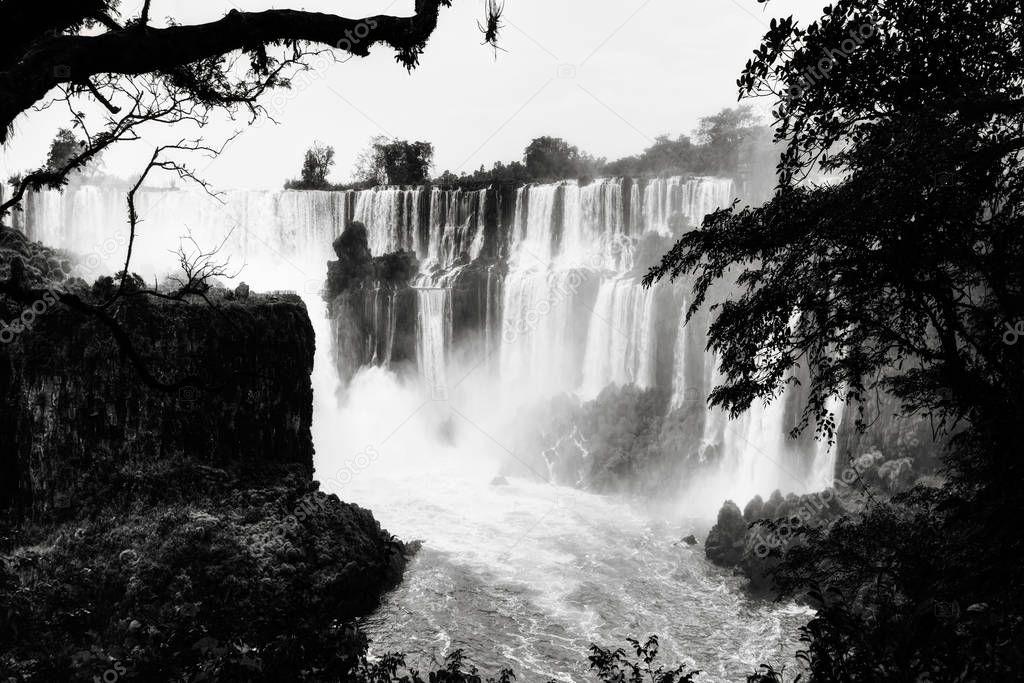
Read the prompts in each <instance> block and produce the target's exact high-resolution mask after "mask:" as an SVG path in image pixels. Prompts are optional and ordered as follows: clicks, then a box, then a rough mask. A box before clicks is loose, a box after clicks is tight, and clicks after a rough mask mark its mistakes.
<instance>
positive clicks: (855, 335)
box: [645, 0, 1024, 681]
mask: <svg viewBox="0 0 1024 683" xmlns="http://www.w3.org/2000/svg"><path fill="white" fill-rule="evenodd" d="M1022 37H1024V9H1022V6H1021V5H1020V3H1018V2H1008V1H1005V0H992V1H988V2H973V1H968V0H951V1H950V2H943V3H932V2H924V1H923V0H901V1H899V2H895V1H890V0H874V1H869V0H839V1H838V2H836V3H834V4H832V5H830V6H828V7H826V8H825V9H824V10H823V15H822V16H821V18H819V19H818V20H817V21H815V22H813V23H811V24H809V25H807V26H806V27H803V26H799V25H798V24H797V23H796V22H795V21H794V20H793V19H792V17H790V18H786V19H782V20H775V21H772V23H771V26H770V28H769V30H768V32H767V34H766V35H765V37H764V39H763V41H762V44H761V46H760V47H759V48H758V49H757V50H756V51H755V53H754V56H753V58H752V59H751V60H750V61H749V62H748V63H747V65H746V68H745V70H744V71H743V73H742V75H741V76H740V78H739V81H738V86H739V88H740V94H741V97H753V96H769V97H772V98H773V99H774V105H775V106H774V111H773V115H774V118H775V120H774V128H775V131H776V140H777V142H778V143H779V144H781V145H782V147H783V151H782V154H781V156H780V159H779V164H778V169H777V170H778V182H779V184H778V187H777V189H776V192H775V195H774V197H773V198H772V199H771V200H770V201H769V202H767V203H766V204H764V205H763V206H759V207H754V208H751V207H743V208H741V207H739V206H733V207H728V208H725V209H722V210H720V211H717V212H715V213H713V214H711V215H709V216H707V217H706V218H705V220H704V222H703V225H702V226H701V227H700V228H698V229H696V230H693V231H691V232H689V233H687V234H685V235H683V236H682V237H681V238H680V239H679V241H678V242H677V243H676V244H675V245H674V246H673V248H672V249H671V251H670V252H669V253H668V254H666V255H665V256H664V258H663V259H662V261H661V263H660V264H659V265H657V266H655V267H654V268H652V269H651V270H650V272H649V273H648V275H647V277H646V280H645V282H646V283H647V284H651V283H653V282H655V281H657V280H661V279H663V278H668V279H675V278H682V279H684V280H685V282H686V283H687V284H688V285H690V286H691V287H692V290H693V295H692V298H691V306H690V308H689V309H688V316H692V315H694V314H695V313H696V312H697V311H698V310H703V309H706V308H707V307H713V308H714V313H713V315H712V322H711V325H710V332H709V341H708V346H709V347H710V348H711V349H713V350H714V351H715V352H716V354H717V355H718V358H719V362H720V367H721V370H722V371H723V373H724V380H723V383H722V384H721V385H720V386H718V387H716V388H715V389H714V390H713V391H712V393H711V396H710V401H711V402H712V403H713V404H715V405H718V406H722V407H724V408H727V409H729V410H730V411H732V412H733V413H738V412H741V411H743V410H744V409H746V408H747V407H749V406H750V405H751V404H752V403H753V402H754V401H762V400H772V399H773V398H775V397H777V396H778V395H779V392H780V390H781V388H782V387H783V386H784V385H786V384H796V383H800V384H802V385H804V386H803V391H804V393H805V394H806V395H807V396H808V397H809V398H808V401H807V405H806V410H805V411H804V413H803V419H802V420H800V421H799V423H798V424H795V425H794V427H795V429H796V430H801V429H804V428H807V427H809V426H811V425H813V426H814V428H816V429H817V430H819V432H820V433H822V434H824V435H827V436H831V435H832V434H833V432H834V428H835V422H834V416H833V411H832V410H830V409H831V408H832V407H833V405H832V403H831V402H830V399H832V398H833V397H836V398H839V399H842V400H846V401H850V402H852V403H854V404H856V405H859V406H860V407H861V409H862V410H863V409H864V406H865V404H866V403H868V402H869V399H872V398H874V396H875V393H876V392H888V393H891V394H892V395H893V396H894V397H895V398H896V399H897V400H898V401H899V404H900V412H902V413H903V414H904V415H911V414H914V415H917V416H920V415H926V416H927V417H928V418H929V420H930V421H931V424H932V428H933V430H934V431H935V432H936V433H937V434H938V435H940V436H942V437H943V441H945V443H946V444H947V447H946V451H945V453H944V464H945V468H944V471H943V475H944V478H945V481H946V484H947V485H946V486H945V487H943V488H941V489H936V488H933V487H931V486H928V485H925V484H920V485H918V486H916V487H915V488H913V489H912V490H910V491H908V492H906V493H904V494H901V495H899V496H895V497H893V498H892V500H889V501H884V502H878V501H875V504H874V505H873V506H871V507H869V508H868V509H867V510H866V511H864V512H863V514H861V515H859V516H854V517H844V518H843V519H841V520H840V521H839V522H838V523H837V524H836V525H834V526H832V527H829V528H824V529H802V530H801V531H800V532H799V538H800V540H799V542H795V544H794V545H793V546H792V547H791V548H790V549H789V550H787V551H786V553H785V554H784V556H783V557H782V558H781V565H780V566H779V568H778V572H777V577H778V578H779V580H780V582H781V585H782V587H783V588H784V589H785V590H787V591H789V592H791V593H799V594H801V595H804V596H808V597H809V598H810V599H811V601H812V604H813V605H814V606H815V607H816V608H817V609H818V611H817V613H816V616H815V617H814V618H813V619H812V620H811V622H810V623H809V624H808V626H807V627H806V628H805V630H804V638H803V640H804V643H805V644H806V645H807V648H808V649H807V651H805V652H804V659H805V662H806V663H807V664H808V666H809V668H810V680H814V681H845V680H869V679H870V680H915V679H920V678H921V677H922V676H927V677H928V679H929V680H1011V679H1012V678H1014V677H1015V676H1019V662H1020V656H1021V648H1020V644H1019V638H1016V636H1015V635H1014V634H1015V632H1016V631H1017V630H1019V627H1020V624H1021V622H1022V619H1024V616H1022V615H1024V591H1021V590H1020V586H1021V581H1020V569H1019V566H1020V565H1019V560H1018V559H1017V558H1019V557H1020V554H1021V553H1022V552H1024V544H1022V542H1021V539H1020V525H1021V523H1022V521H1024V515H1022V513H1021V508H1020V503H1019V492H1020V488H1021V486H1022V484H1024V463H1022V461H1021V458H1020V446H1019V444H1018V439H1019V437H1018V435H1017V431H1018V428H1017V425H1019V424H1021V422H1022V420H1024V339H1022V337H1024V335H1022V334H1021V331H1024V231H1022V230H1021V224H1022V223H1021V219H1022V214H1024V194H1022V193H1024V175H1022V173H1024V166H1022V158H1021V150H1022V149H1024V135H1022V131H1024V62H1022V60H1024V56H1022V52H1021V45H1022ZM709 132H710V131H709ZM821 174H825V177H826V178H828V182H825V183H823V184H815V183H812V182H811V179H812V178H815V177H820V176H821ZM869 417H870V416H869V415H868V414H865V413H863V412H862V413H861V420H860V425H859V426H862V427H863V426H865V422H866V421H867V420H868V419H869ZM842 455H843V456H844V457H845V456H847V454H842ZM953 601H956V602H957V603H959V604H964V605H969V606H970V607H969V608H968V611H969V612H970V614H969V615H967V617H966V618H964V619H956V618H950V617H949V616H948V614H949V613H950V611H951V610H950V608H949V605H950V604H951V603H953ZM943 605H945V607H943V609H942V610H939V608H940V607H942V606H943Z"/></svg>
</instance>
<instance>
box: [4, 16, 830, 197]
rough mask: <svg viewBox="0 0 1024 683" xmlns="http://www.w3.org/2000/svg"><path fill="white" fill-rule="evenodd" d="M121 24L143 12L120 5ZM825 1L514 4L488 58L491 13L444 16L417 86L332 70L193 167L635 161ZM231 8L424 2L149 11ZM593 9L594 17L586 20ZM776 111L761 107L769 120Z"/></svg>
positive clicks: (52, 117) (29, 134) (113, 157)
mask: <svg viewBox="0 0 1024 683" xmlns="http://www.w3.org/2000/svg"><path fill="white" fill-rule="evenodd" d="M122 4H123V7H124V10H125V13H126V14H128V13H129V10H133V9H134V8H135V7H136V6H138V5H140V4H141V3H140V2H136V1H135V0H124V2H123V3H122ZM821 5H822V2H821V0H774V1H773V2H771V3H769V4H768V5H767V9H766V8H765V5H760V4H758V3H757V2H755V0H621V1H619V2H610V1H609V0H593V1H591V2H584V1H583V0H506V12H505V22H506V26H505V30H504V32H503V34H502V37H501V46H502V48H504V50H505V51H504V52H499V53H498V57H497V60H495V59H494V57H493V55H492V54H491V52H490V50H489V49H488V48H487V47H486V46H483V45H481V44H480V43H481V39H482V38H481V35H480V33H479V32H478V30H477V27H476V22H477V21H478V20H479V19H481V18H482V17H483V1H482V0H454V3H453V6H452V7H451V8H450V9H448V10H443V11H442V13H441V19H440V23H439V26H438V29H437V31H436V33H435V34H434V36H433V37H432V38H431V40H430V42H429V43H428V45H427V49H426V52H425V53H424V55H423V56H422V58H421V65H420V67H419V68H418V69H417V70H415V71H413V72H412V73H411V74H408V73H406V72H405V70H404V69H403V68H402V67H400V66H399V65H397V64H396V63H395V61H394V53H393V51H391V50H390V49H389V48H380V47H378V48H377V49H376V50H375V52H374V53H373V54H372V55H371V56H370V57H368V58H366V59H358V58H352V59H350V60H349V61H347V62H345V63H339V64H331V65H329V66H328V67H327V68H323V69H319V70H317V72H316V73H315V74H306V76H305V77H304V78H305V82H304V83H303V84H302V85H300V86H299V87H296V88H295V89H293V90H292V91H288V92H284V93H283V94H281V95H278V96H277V98H276V99H275V97H274V96H273V95H268V96H267V103H268V108H270V109H272V110H274V111H275V112H276V113H275V118H276V119H277V120H278V121H279V122H280V125H274V124H272V123H270V122H266V123H263V124H262V125H260V124H257V125H256V126H254V127H251V128H250V127H247V126H245V122H244V121H241V122H236V123H230V122H228V123H223V124H222V123H218V124H216V125H214V126H211V127H210V128H209V129H208V130H207V133H206V136H207V139H208V140H209V141H211V142H217V141H222V140H223V139H225V138H226V137H227V136H228V135H230V133H231V132H232V131H233V130H234V129H237V128H243V129H244V132H243V134H242V135H241V136H240V137H239V138H238V139H236V140H235V141H234V142H233V143H232V145H231V146H230V147H229V148H228V150H227V151H226V152H225V153H224V154H223V155H222V156H221V157H220V158H219V159H217V160H215V161H213V162H212V163H210V162H209V160H207V159H205V158H197V159H195V160H194V161H193V165H194V166H195V167H196V168H198V169H203V174H204V176H205V177H206V178H207V179H209V180H210V181H211V182H212V183H213V184H214V185H216V186H217V187H218V188H221V189H229V188H277V187H280V186H281V184H282V182H283V181H284V180H285V179H286V178H288V177H294V176H296V175H298V171H299V167H300V165H301V161H302V156H303V153H304V151H305V149H306V148H307V147H308V146H309V144H310V142H312V141H313V140H314V139H318V140H321V141H323V142H325V143H327V144H329V145H332V146H333V147H334V148H335V150H336V152H337V157H336V158H337V165H336V166H335V168H334V172H333V173H332V175H331V179H332V180H334V181H335V182H338V181H343V180H348V178H349V173H350V171H351V167H352V162H353V161H354V159H355V157H356V155H358V153H359V152H360V150H362V149H363V148H364V147H365V146H366V144H367V141H368V140H369V139H370V138H371V137H373V136H374V135H387V136H391V137H399V138H405V139H410V140H426V141H429V142H432V143H433V144H434V147H435V169H434V170H435V172H437V173H440V172H441V171H443V170H445V169H449V170H452V171H455V172H459V171H469V170H473V169H475V168H478V167H479V166H480V165H481V164H483V165H485V166H487V167H488V168H489V167H490V166H491V164H492V163H493V162H494V161H496V160H502V161H512V160H515V159H519V158H521V156H522V151H523V148H524V147H525V146H526V145H527V144H528V143H529V141H530V140H531V139H532V138H535V137H537V136H540V135H553V136H557V137H563V138H565V139H567V140H568V141H570V142H571V143H573V144H575V145H577V146H579V147H580V148H581V149H582V150H585V151H587V152H590V153H591V154H595V155H597V156H606V157H608V158H617V157H621V156H625V155H628V154H635V153H637V152H639V151H640V150H642V149H643V148H644V147H646V146H648V145H649V144H650V142H651V140H652V139H653V138H654V137H655V136H656V135H659V134H662V133H669V134H671V135H672V136H673V137H675V136H676V135H678V134H680V133H686V134H689V133H691V132H692V131H693V129H694V128H695V127H696V125H697V121H698V119H699V118H700V117H701V116H705V115H708V114H712V113H715V112H717V111H718V110H720V109H721V108H723V107H731V106H735V104H736V96H737V91H736V86H735V81H736V78H737V76H738V75H739V73H740V70H741V69H742V67H743V64H744V63H745V62H746V60H747V59H748V58H749V57H750V55H751V53H752V51H753V50H754V48H755V47H757V45H758V44H759V39H760V37H761V35H762V34H763V33H764V32H765V30H766V29H767V24H768V22H769V20H770V19H771V17H773V16H785V15H789V14H794V15H796V16H797V17H798V18H799V19H801V20H803V21H804V22H805V21H807V20H810V19H813V18H815V17H816V16H818V15H819V13H820V12H819V10H820V7H821ZM232 7H238V8H240V9H245V10H260V9H267V8H271V7H277V8H285V7H288V8H295V9H307V10H313V11H324V12H338V13H341V14H344V15H346V16H353V17H358V16H367V15H373V14H378V13H388V14H410V13H411V12H412V8H413V0H375V1H371V0H351V1H348V2H343V3H341V2H337V0H305V2H302V1H301V0H297V1H296V2H294V3H292V2H287V1H286V0H278V1H277V2H270V1H267V0H253V1H250V0H235V1H234V2H230V1H225V0H203V1H202V2H199V1H196V0H154V1H153V9H152V15H153V17H154V20H155V21H159V20H160V19H162V18H163V17H165V16H168V15H170V16H173V17H175V19H177V20H178V21H179V22H180V23H194V22H200V21H206V20H213V19H216V18H218V17H220V16H222V15H223V14H224V13H225V12H226V11H227V10H229V9H231V8H232ZM579 8H583V9H579ZM766 104H767V103H763V104H762V105H761V106H762V107H764V106H765V105H766ZM61 124H65V125H66V117H65V116H63V115H62V114H61V112H59V111H46V112H40V113H33V114H30V115H28V116H23V117H22V118H20V119H19V120H18V121H17V122H16V128H15V131H16V132H15V136H14V138H13V140H11V141H10V142H9V143H8V144H7V145H6V146H5V147H4V148H3V151H2V154H3V158H2V159H0V172H2V173H3V174H4V176H3V177H4V178H6V176H7V174H8V173H10V172H12V171H15V170H20V169H25V168H29V167H33V166H37V165H38V164H39V163H40V162H41V161H42V159H43V157H44V156H45V150H46V148H47V145H48V142H49V140H50V139H51V138H52V136H53V133H54V132H55V131H56V129H57V128H58V127H59V126H60V125H61ZM143 134H144V135H145V137H146V139H145V140H144V141H142V142H140V143H132V144H131V145H122V147H121V148H120V149H118V150H113V151H111V152H110V153H108V155H107V157H106V158H105V169H106V170H107V171H108V172H111V173H115V174H119V175H123V176H128V175H131V174H132V173H133V171H137V170H138V169H139V168H140V166H141V163H142V159H143V157H145V156H148V153H147V152H146V149H145V148H146V147H147V146H148V145H150V144H152V143H154V142H157V141H159V140H161V139H163V138H161V134H160V133H159V132H153V133H147V132H146V131H143Z"/></svg>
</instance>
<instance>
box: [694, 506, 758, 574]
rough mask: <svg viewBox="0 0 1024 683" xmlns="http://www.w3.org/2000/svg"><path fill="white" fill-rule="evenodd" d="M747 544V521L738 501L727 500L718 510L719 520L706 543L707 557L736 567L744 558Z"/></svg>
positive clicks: (724, 564) (715, 561)
mask: <svg viewBox="0 0 1024 683" xmlns="http://www.w3.org/2000/svg"><path fill="white" fill-rule="evenodd" d="M746 544H747V523H746V522H745V521H744V520H743V514H742V513H741V512H740V509H739V507H738V506H737V505H736V503H734V502H732V501H731V500H727V501H725V504H724V505H723V506H722V509H721V510H719V511H718V521H717V522H716V523H715V526H713V527H711V531H710V533H708V540H707V541H706V542H705V543H704V552H705V553H706V554H707V558H708V559H709V560H711V561H712V562H714V563H715V564H717V565H719V566H721V567H735V566H736V565H738V564H739V563H740V560H742V559H743V551H744V548H745V547H746Z"/></svg>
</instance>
